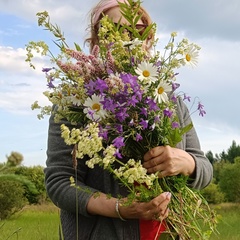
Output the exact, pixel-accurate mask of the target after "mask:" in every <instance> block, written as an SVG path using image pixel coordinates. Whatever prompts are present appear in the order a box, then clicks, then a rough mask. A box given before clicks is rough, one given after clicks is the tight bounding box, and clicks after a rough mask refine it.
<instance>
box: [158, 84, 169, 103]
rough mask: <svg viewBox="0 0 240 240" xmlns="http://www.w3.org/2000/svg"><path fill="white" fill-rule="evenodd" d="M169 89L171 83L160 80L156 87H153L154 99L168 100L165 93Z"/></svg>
mask: <svg viewBox="0 0 240 240" xmlns="http://www.w3.org/2000/svg"><path fill="white" fill-rule="evenodd" d="M171 91H172V85H170V84H168V83H164V82H163V83H162V82H160V83H159V85H158V86H157V88H156V89H155V93H154V97H155V98H154V100H155V101H156V102H158V103H161V102H167V101H168V95H167V93H169V92H171Z"/></svg>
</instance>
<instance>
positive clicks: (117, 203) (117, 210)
mask: <svg viewBox="0 0 240 240" xmlns="http://www.w3.org/2000/svg"><path fill="white" fill-rule="evenodd" d="M118 207H119V199H117V201H116V206H115V209H116V212H117V215H118V217H119V218H120V219H121V220H122V221H126V219H124V218H123V217H122V216H121V214H120V212H119V208H118Z"/></svg>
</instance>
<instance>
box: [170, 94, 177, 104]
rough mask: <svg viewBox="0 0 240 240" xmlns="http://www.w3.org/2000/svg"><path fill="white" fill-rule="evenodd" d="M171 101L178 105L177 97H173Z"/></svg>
mask: <svg viewBox="0 0 240 240" xmlns="http://www.w3.org/2000/svg"><path fill="white" fill-rule="evenodd" d="M171 100H172V101H173V102H174V103H176V102H177V97H176V95H172V97H171Z"/></svg>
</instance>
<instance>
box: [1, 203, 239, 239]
mask: <svg viewBox="0 0 240 240" xmlns="http://www.w3.org/2000/svg"><path fill="white" fill-rule="evenodd" d="M213 207H214V208H215V210H216V211H217V213H218V214H219V215H220V216H221V220H220V222H219V224H218V231H219V233H220V234H219V235H218V236H215V235H213V236H212V237H211V238H210V240H239V239H240V224H239V219H240V204H226V203H224V204H220V205H217V206H213ZM58 225H59V211H58V209H57V208H56V207H54V206H53V205H52V204H49V205H40V206H29V207H26V208H24V209H23V210H22V211H21V212H20V213H18V214H16V215H14V216H13V217H12V218H10V219H8V220H6V221H1V222H0V240H30V239H33V240H58ZM192 240H195V239H192ZM196 240H197V239H196Z"/></svg>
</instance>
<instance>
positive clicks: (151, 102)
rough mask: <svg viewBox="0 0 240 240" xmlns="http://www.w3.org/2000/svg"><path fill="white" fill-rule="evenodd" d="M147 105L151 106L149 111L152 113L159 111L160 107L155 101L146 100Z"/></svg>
mask: <svg viewBox="0 0 240 240" xmlns="http://www.w3.org/2000/svg"><path fill="white" fill-rule="evenodd" d="M145 103H146V104H147V105H148V106H149V110H150V111H157V110H159V107H158V106H157V104H156V102H155V101H154V100H153V99H151V98H149V97H148V98H147V99H146V101H145Z"/></svg>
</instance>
